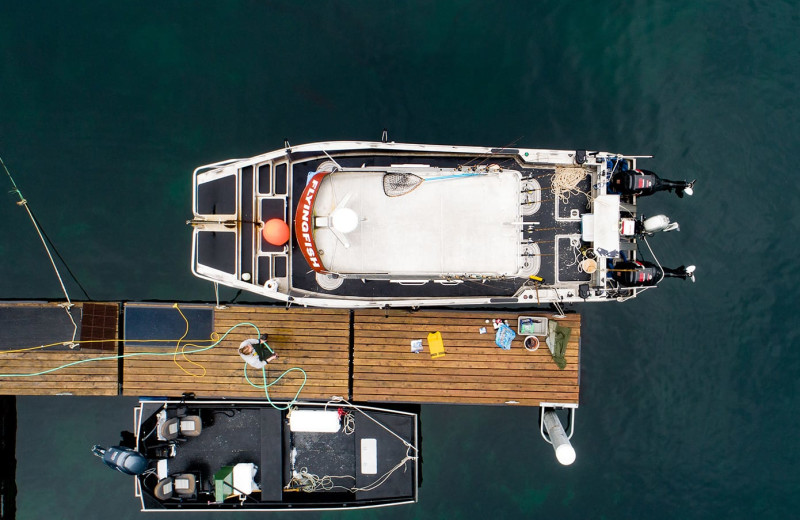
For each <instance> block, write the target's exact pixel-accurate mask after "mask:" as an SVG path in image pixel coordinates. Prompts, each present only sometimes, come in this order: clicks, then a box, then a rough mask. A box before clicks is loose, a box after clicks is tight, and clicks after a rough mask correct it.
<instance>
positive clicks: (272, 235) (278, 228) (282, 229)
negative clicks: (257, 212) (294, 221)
mask: <svg viewBox="0 0 800 520" xmlns="http://www.w3.org/2000/svg"><path fill="white" fill-rule="evenodd" d="M261 236H263V237H264V240H266V241H267V242H269V243H270V244H272V245H273V246H282V245H283V244H285V243H286V242H288V241H289V225H288V224H287V223H286V222H284V221H283V220H281V219H279V218H272V219H269V220H268V221H267V222H266V224H264V229H262V230H261Z"/></svg>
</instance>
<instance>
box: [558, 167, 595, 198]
mask: <svg viewBox="0 0 800 520" xmlns="http://www.w3.org/2000/svg"><path fill="white" fill-rule="evenodd" d="M585 178H586V170H584V169H583V168H574V167H557V168H556V173H555V174H553V177H552V183H551V186H550V189H551V190H552V191H553V195H554V196H555V197H559V198H560V199H561V202H562V203H564V204H566V203H568V202H569V198H570V196H571V195H580V194H583V195H586V198H587V199H588V198H589V194H588V193H586V192H585V191H583V190H581V189H580V188H578V184H580V182H581V181H582V180H583V179H585Z"/></svg>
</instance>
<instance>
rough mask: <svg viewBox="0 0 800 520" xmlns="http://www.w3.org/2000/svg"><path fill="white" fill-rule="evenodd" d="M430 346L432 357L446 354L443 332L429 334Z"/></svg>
mask: <svg viewBox="0 0 800 520" xmlns="http://www.w3.org/2000/svg"><path fill="white" fill-rule="evenodd" d="M428 348H429V349H430V351H431V359H436V358H440V357H442V356H444V342H442V333H441V332H438V331H437V332H431V333H430V334H428Z"/></svg>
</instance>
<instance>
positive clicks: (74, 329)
mask: <svg viewBox="0 0 800 520" xmlns="http://www.w3.org/2000/svg"><path fill="white" fill-rule="evenodd" d="M0 164H1V165H2V166H3V169H4V170H5V172H6V174H7V175H8V178H9V179H10V180H11V185H12V186H14V190H13V192H14V193H16V194H17V195H18V196H19V201H18V202H17V206H22V207H24V208H25V211H26V212H27V213H28V217H30V219H31V223H32V224H33V227H34V229H36V233H37V234H38V235H39V240H41V241H42V245H43V246H44V250H45V252H46V253H47V257H48V258H49V259H50V264H51V265H52V266H53V270H54V271H55V272H56V277H58V283H59V284H61V290H62V291H63V292H64V297H65V298H66V299H67V303H66V304H64V305H62V307H63V308H64V310H65V311H66V313H67V316H68V317H69V321H71V322H72V342H71V343H70V345H69V347H70V348H73V347H75V346H76V344H75V337H76V336H77V334H78V324H77V323H75V319H74V318H73V317H72V313H71V312H70V311H69V310H70V308H72V307H73V303H72V300H70V298H69V294H68V293H67V288H66V287H65V286H64V280H62V279H61V273H59V272H58V267H56V262H55V260H53V255H52V254H51V253H50V248H49V247H47V241H45V239H44V236H43V235H42V230H41V229H39V225H38V224H37V223H36V219H35V218H33V213H32V212H31V209H30V208H29V207H28V201H27V200H25V198H24V197H23V196H22V192H21V191H19V188H18V187H17V183H16V182H14V178H13V177H12V176H11V172H9V171H8V168H7V167H6V163H5V162H3V159H2V158H0Z"/></svg>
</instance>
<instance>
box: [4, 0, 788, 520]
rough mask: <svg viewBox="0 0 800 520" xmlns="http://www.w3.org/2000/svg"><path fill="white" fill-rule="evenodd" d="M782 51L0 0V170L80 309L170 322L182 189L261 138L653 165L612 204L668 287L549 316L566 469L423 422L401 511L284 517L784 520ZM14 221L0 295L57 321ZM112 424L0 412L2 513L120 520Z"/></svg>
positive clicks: (187, 286) (181, 293) (689, 31)
mask: <svg viewBox="0 0 800 520" xmlns="http://www.w3.org/2000/svg"><path fill="white" fill-rule="evenodd" d="M798 26H800V4H799V3H798V2H797V1H796V0H793V1H781V0H770V1H764V0H749V1H742V0H725V1H721V0H715V1H666V0H650V1H630V2H596V1H585V0H576V1H571V2H558V1H538V2H528V1H525V2H522V1H519V2H517V1H509V2H478V1H462V2H451V1H435V2H434V1H417V2H407V1H396V2H390V1H360V2H359V1H325V2H301V1H294V2H274V1H209V0H197V1H175V0H159V1H152V0H144V1H129V0H115V1H113V2H100V1H76V2H65V1H61V2H57V1H52V0H50V1H36V0H33V1H31V0H28V1H24V2H11V1H5V2H2V3H0V156H2V158H3V159H4V161H5V163H6V164H7V166H8V167H9V169H10V170H11V172H12V174H13V175H14V178H15V180H16V182H17V184H18V185H19V187H20V189H21V190H22V193H23V194H24V196H25V197H26V198H27V200H28V201H29V204H30V207H31V208H32V209H33V210H34V212H35V214H36V216H37V217H38V219H39V221H40V222H41V223H42V226H43V227H44V229H45V231H46V232H47V233H48V235H49V236H50V238H51V239H52V240H53V242H54V244H55V245H56V247H57V248H58V250H59V252H60V253H61V255H62V256H63V258H64V259H65V260H66V262H67V263H68V264H69V266H70V268H71V269H72V271H73V272H74V273H75V275H76V277H77V278H78V280H79V281H80V283H81V284H82V285H83V287H84V288H85V290H86V292H87V293H88V295H89V296H90V297H91V298H92V299H94V300H101V301H102V300H111V301H115V300H160V301H168V302H171V301H213V299H214V291H213V286H212V285H211V284H209V283H207V282H204V281H201V280H199V279H195V278H194V277H192V276H191V274H190V271H189V264H190V258H189V256H190V255H189V247H190V229H189V228H188V227H187V226H186V225H185V221H186V220H187V219H189V218H191V173H192V170H193V169H194V168H195V167H196V166H199V165H202V164H207V163H210V162H214V161H219V160H223V159H228V158H232V157H245V156H250V155H255V154H258V153H262V152H266V151H269V150H272V149H275V148H279V147H281V146H282V145H283V140H284V138H288V139H289V141H290V142H291V143H292V144H300V143H303V142H312V141H317V140H337V139H360V140H370V139H374V140H377V139H379V138H380V136H381V131H382V130H383V128H388V129H389V137H390V139H392V140H396V141H406V142H421V143H442V144H465V145H489V146H504V145H509V144H514V145H516V146H525V147H542V148H563V149H581V148H588V149H595V150H607V151H613V152H621V153H627V154H639V155H653V156H654V157H653V158H652V159H646V160H642V162H641V163H640V165H641V166H642V167H646V168H649V169H652V170H654V171H656V172H658V173H660V174H661V175H662V176H664V177H667V178H675V179H695V178H696V179H697V185H696V190H695V195H694V196H693V197H687V198H684V199H678V198H677V197H675V196H674V195H669V194H659V195H656V196H653V197H650V198H649V199H643V200H642V202H641V206H642V208H643V212H644V213H645V214H648V215H654V214H658V213H665V214H667V215H669V216H670V217H671V218H672V219H673V220H675V221H678V222H679V223H680V225H681V230H680V232H673V233H669V234H664V235H662V236H657V237H654V238H653V239H651V241H650V243H651V244H652V245H653V248H654V251H655V253H656V255H657V257H658V259H659V260H660V261H661V262H662V263H663V264H665V265H669V266H673V267H674V266H678V265H680V264H695V265H697V282H696V283H695V284H692V283H690V282H683V281H680V280H667V281H665V283H663V284H662V285H661V286H659V287H658V289H655V290H652V291H648V292H645V293H644V294H643V295H642V296H641V297H640V298H637V299H635V300H632V301H628V302H625V303H622V304H616V303H611V304H596V305H583V306H578V308H577V309H578V310H579V311H580V312H582V314H583V329H582V334H581V336H582V341H583V343H582V353H581V355H582V359H581V361H582V365H581V366H582V370H581V398H580V408H579V410H578V412H577V421H576V428H577V430H576V433H575V435H574V437H573V439H572V441H573V445H574V446H575V448H576V450H577V460H576V462H575V463H574V464H573V465H572V466H571V467H563V466H560V465H559V464H558V463H557V462H556V460H555V457H554V454H553V451H552V449H551V447H550V446H549V445H548V444H546V443H545V442H544V441H542V440H541V439H540V438H539V434H538V432H537V417H536V414H537V409H525V408H511V407H509V408H492V407H472V406H424V407H423V409H422V415H423V418H422V420H423V429H424V466H423V467H424V485H423V487H422V489H421V494H420V501H419V503H418V504H417V505H415V506H403V507H399V508H388V509H381V510H373V511H366V512H352V513H341V512H339V513H330V514H324V515H315V514H301V515H298V516H299V517H302V518H317V517H320V518H345V517H346V518H354V519H355V518H398V519H400V518H416V519H434V518H455V519H464V520H470V519H486V518H543V519H544V518H560V519H568V518H576V519H583V518H599V519H602V518H608V519H617V518H622V519H628V518H632V519H636V518H648V519H678V518H679V519H706V518H725V519H726V520H733V519H745V518H746V519H750V518H759V519H773V518H775V519H778V518H781V519H782V518H796V517H797V516H798V514H800V513H798V511H800V470H798V468H799V467H800V451H799V450H798V449H797V439H798V435H800V428H798V426H800V413H798V412H799V411H800V410H798V408H799V407H800V396H799V394H800V353H799V352H800V350H799V349H800V338H799V337H798V333H799V332H800V320H798V310H800V306H798V303H797V294H798V289H797V288H798V281H800V280H799V279H800V276H798V267H799V266H798V256H799V255H800V246H798V240H797V237H798V234H799V233H800V190H799V189H798V184H799V183H800V168H798V165H797V162H796V161H795V159H797V150H798V149H800V139H798V135H799V134H800V132H798V123H799V122H800V110H799V109H798V101H797V99H798V98H797V96H798V92H799V91H800V88H798V87H800V67H798V65H799V64H800V37H798V35H799V34H800V33H798ZM793 154H794V155H793ZM792 157H794V158H795V159H793V158H792ZM6 181H7V179H5V178H3V179H0V183H2V184H3V186H7V187H8V189H10V188H11V186H10V183H7V182H6ZM15 201H16V198H15V196H14V195H12V194H7V195H5V196H3V197H2V198H0V222H2V224H0V226H1V227H0V230H1V231H2V237H1V238H0V298H2V299H17V298H24V299H30V298H41V299H59V298H63V295H62V294H61V292H60V287H59V285H58V281H57V279H56V277H55V275H54V274H53V272H52V269H51V267H50V265H49V263H48V261H47V257H46V256H45V254H44V251H43V248H42V246H41V244H40V243H39V241H38V237H37V236H36V234H35V232H34V229H33V227H32V226H31V224H30V222H29V220H28V219H27V215H26V214H25V212H24V211H23V210H22V209H21V208H20V207H18V206H17V205H16V204H15ZM61 271H62V274H64V273H65V270H64V268H63V266H62V269H61ZM65 276H66V277H67V278H68V275H66V274H65ZM67 289H68V291H69V293H70V296H71V297H72V298H73V299H76V300H81V299H85V295H84V294H83V293H82V292H81V290H80V288H79V287H78V286H77V285H76V284H75V283H74V282H72V281H68V283H67ZM233 295H234V293H233V292H232V291H227V290H223V291H222V294H221V296H222V298H223V299H230V298H232V297H233ZM239 301H247V298H241V299H240V300H239ZM255 301H258V300H255ZM133 402H134V401H133V400H132V399H126V398H78V397H47V398H41V397H20V398H19V399H18V402H17V404H18V415H19V425H18V433H17V434H18V444H17V458H18V468H17V484H18V486H19V493H18V497H17V499H18V501H17V507H18V511H17V517H18V518H20V519H41V518H65V519H72V518H75V519H95V518H97V519H108V518H113V519H115V520H124V519H131V518H140V517H141V516H142V514H141V513H139V512H138V502H137V501H136V500H135V499H134V498H133V482H132V481H131V480H130V479H129V478H128V477H125V476H123V475H121V474H116V473H112V472H110V471H109V470H108V469H107V468H105V467H104V466H103V465H102V464H101V463H100V461H99V460H97V459H95V458H94V457H92V455H91V454H90V452H89V449H90V448H91V446H92V445H93V444H95V443H100V444H112V443H115V442H116V441H117V440H118V433H119V431H120V430H122V429H126V428H129V427H130V424H131V421H132V411H131V408H132V405H133ZM165 516H166V517H169V518H172V517H173V516H171V515H165ZM276 516H281V515H276ZM283 516H286V515H283ZM195 517H196V518H211V516H204V515H199V514H198V515H196V516H195ZM229 517H230V518H234V516H233V515H225V514H220V515H214V518H229ZM253 517H254V516H251V515H247V514H245V515H243V516H235V518H253ZM159 518H162V517H161V516H159ZM177 518H184V516H177Z"/></svg>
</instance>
